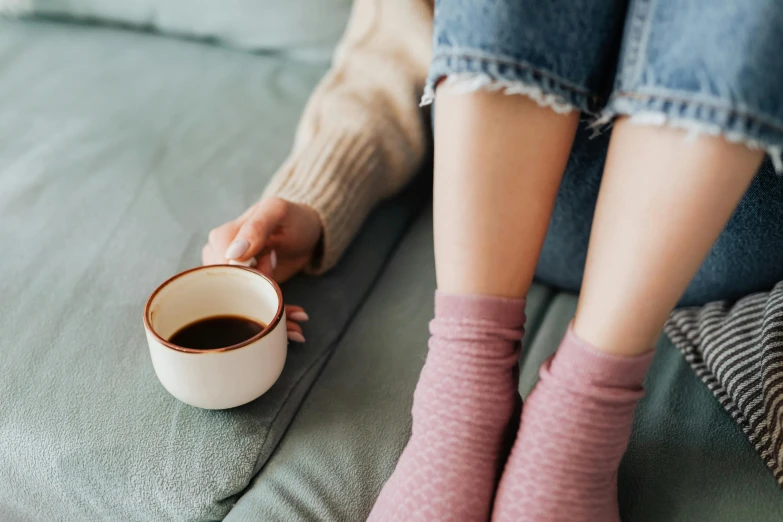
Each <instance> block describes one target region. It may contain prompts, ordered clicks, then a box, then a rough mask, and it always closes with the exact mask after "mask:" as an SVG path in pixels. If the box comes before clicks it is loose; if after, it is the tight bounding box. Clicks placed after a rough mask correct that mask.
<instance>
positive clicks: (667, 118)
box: [591, 93, 783, 174]
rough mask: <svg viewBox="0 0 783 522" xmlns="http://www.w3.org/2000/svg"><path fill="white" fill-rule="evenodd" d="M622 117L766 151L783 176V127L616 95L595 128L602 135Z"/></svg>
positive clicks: (699, 106)
mask: <svg viewBox="0 0 783 522" xmlns="http://www.w3.org/2000/svg"><path fill="white" fill-rule="evenodd" d="M619 116H628V117H629V121H630V122H631V123H634V124H638V125H655V126H664V125H667V126H671V127H675V128H678V129H683V130H685V131H688V137H689V138H694V137H696V136H699V135H709V136H721V137H723V138H724V139H725V140H726V141H729V142H732V143H742V144H744V145H746V146H747V147H748V148H751V149H760V150H764V151H765V152H766V153H767V154H769V157H770V159H771V161H772V165H773V166H774V168H775V172H777V173H778V174H783V127H779V126H778V125H777V124H776V123H774V122H767V121H764V119H763V118H762V117H759V116H756V115H751V114H746V113H743V112H741V111H739V110H736V109H733V108H727V107H721V106H718V105H711V104H709V103H705V102H701V101H698V100H697V101H694V100H689V99H686V98H681V99H675V98H670V97H667V96H665V95H646V94H637V93H620V94H614V95H613V96H612V98H611V99H610V100H609V104H608V105H607V107H606V108H605V109H604V110H603V112H602V113H601V116H600V117H599V118H598V119H596V120H595V121H594V122H593V123H592V124H591V128H592V129H593V130H594V131H595V132H596V133H600V132H601V130H602V129H603V128H606V127H608V126H610V125H611V123H612V122H613V121H614V120H615V119H616V118H617V117H619Z"/></svg>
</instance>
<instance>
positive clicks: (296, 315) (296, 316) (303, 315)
mask: <svg viewBox="0 0 783 522" xmlns="http://www.w3.org/2000/svg"><path fill="white" fill-rule="evenodd" d="M288 317H290V318H291V320H292V321H298V322H300V323H303V322H305V321H309V320H310V316H309V315H307V312H291V313H290V314H288Z"/></svg>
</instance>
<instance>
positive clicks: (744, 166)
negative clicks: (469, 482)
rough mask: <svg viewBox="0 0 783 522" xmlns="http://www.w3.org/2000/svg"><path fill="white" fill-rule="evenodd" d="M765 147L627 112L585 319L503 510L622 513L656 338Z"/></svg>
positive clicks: (503, 492)
mask: <svg viewBox="0 0 783 522" xmlns="http://www.w3.org/2000/svg"><path fill="white" fill-rule="evenodd" d="M761 157H762V154H761V152H756V151H751V150H748V149H747V148H745V147H744V146H741V145H736V144H729V143H727V142H725V141H724V140H723V139H720V138H714V137H702V138H699V139H698V140H696V141H689V140H686V138H685V134H684V133H683V132H680V131H677V130H673V129H670V128H657V127H640V126H635V125H632V124H629V123H628V122H627V121H619V122H618V123H617V125H616V127H615V130H614V134H613V137H612V142H611V145H610V148H609V156H608V159H607V164H606V167H605V170H604V178H603V181H602V184H601V193H600V196H599V199H598V207H597V210H596V215H595V220H594V224H593V230H592V235H591V238H590V248H589V252H588V260H587V267H586V271H585V278H584V283H583V287H582V294H581V296H580V299H579V307H578V310H577V315H576V319H575V322H574V325H573V328H572V329H570V330H569V332H568V334H567V335H566V337H565V339H564V340H563V343H562V344H561V346H560V349H559V351H558V353H557V355H556V356H555V357H554V359H552V360H551V361H549V362H547V363H546V364H545V365H544V367H543V368H542V370H541V380H540V381H539V383H538V384H537V385H536V388H535V389H534V391H533V393H532V394H531V396H530V397H529V398H528V401H527V403H526V405H525V410H524V412H523V416H522V426H521V428H520V431H519V434H518V436H517V441H516V443H515V445H514V449H513V450H512V454H511V456H510V458H509V461H508V463H507V466H506V470H505V472H504V475H503V479H502V481H501V484H500V487H499V489H498V496H497V499H496V501H495V511H494V515H493V520H496V521H503V522H506V521H512V520H529V521H535V522H553V521H568V522H588V521H594V520H601V521H606V522H619V520H620V518H619V513H618V510H617V484H616V476H617V468H618V466H619V463H620V459H621V457H622V454H623V453H624V451H625V448H626V446H627V444H628V438H629V436H630V431H631V422H632V420H633V412H634V409H635V407H636V403H637V402H638V400H639V398H640V397H641V395H642V383H643V380H644V375H645V373H646V370H647V367H648V365H649V362H650V360H651V355H652V353H651V351H652V347H653V346H654V344H655V341H656V339H657V338H658V336H659V335H660V332H661V329H662V328H663V324H664V322H665V321H666V318H667V317H668V315H669V313H670V312H671V310H672V308H673V307H674V305H675V304H676V302H677V300H678V298H679V297H680V295H681V294H682V292H684V290H685V288H686V286H687V284H688V282H689V281H690V280H691V278H692V277H693V276H694V275H695V273H696V271H697V269H698V267H699V265H700V264H701V262H702V261H703V259H704V258H705V257H706V256H707V253H708V252H709V249H710V247H711V245H712V243H713V242H714V241H715V239H716V238H717V236H718V234H719V233H720V231H721V229H722V228H723V226H724V225H725V223H726V222H727V221H728V219H729V217H730V215H731V213H732V211H733V210H734V207H735V206H736V205H737V203H738V202H739V200H740V198H741V197H742V194H743V193H744V191H745V190H746V188H747V186H748V184H749V183H750V181H751V179H752V177H753V175H754V173H755V172H756V169H757V167H758V165H759V163H760V160H761Z"/></svg>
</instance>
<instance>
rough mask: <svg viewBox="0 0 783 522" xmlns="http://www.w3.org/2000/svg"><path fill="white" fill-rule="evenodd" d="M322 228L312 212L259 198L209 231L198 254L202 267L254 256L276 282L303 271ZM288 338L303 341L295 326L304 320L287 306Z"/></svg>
mask: <svg viewBox="0 0 783 522" xmlns="http://www.w3.org/2000/svg"><path fill="white" fill-rule="evenodd" d="M321 234H322V225H321V220H320V218H319V217H318V214H316V212H315V211H314V210H313V209H312V208H310V207H308V206H306V205H301V204H298V203H291V202H290V201H286V200H284V199H280V198H267V199H262V200H261V201H259V202H258V203H256V204H255V205H253V206H251V207H250V208H248V209H247V210H246V211H245V213H244V214H242V215H241V216H239V217H238V218H236V219H235V220H233V221H229V222H228V223H225V224H223V225H221V226H219V227H217V228H214V229H212V231H210V233H209V241H208V242H207V244H206V245H204V248H203V249H202V251H201V260H202V263H203V264H205V265H216V264H224V263H227V262H228V261H229V260H235V261H247V260H249V259H251V258H255V259H256V261H257V263H258V265H257V268H258V270H260V271H261V272H262V273H264V274H265V275H267V276H269V277H272V278H273V279H274V280H275V281H277V282H283V281H285V280H287V279H289V278H290V277H291V276H293V275H294V274H296V273H297V272H299V271H300V270H302V269H303V268H304V267H305V266H306V265H307V264H308V263H310V261H312V259H313V255H314V253H315V249H316V247H317V246H318V243H319V241H320V240H321ZM286 312H287V318H288V338H289V339H291V340H292V341H295V342H303V341H304V336H303V335H302V329H301V327H300V326H299V325H298V324H297V322H301V321H306V320H307V314H306V313H305V312H304V310H303V309H302V308H301V307H297V306H288V307H286Z"/></svg>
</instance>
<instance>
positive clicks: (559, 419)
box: [492, 328, 652, 522]
mask: <svg viewBox="0 0 783 522" xmlns="http://www.w3.org/2000/svg"><path fill="white" fill-rule="evenodd" d="M651 360H652V352H650V353H647V354H644V355H640V356H637V357H620V356H614V355H609V354H606V353H603V352H600V351H598V350H596V349H595V348H593V347H592V346H590V345H589V344H587V343H586V342H584V341H582V340H581V339H579V338H578V337H576V335H574V332H573V331H572V330H571V328H569V330H568V332H567V333H566V336H565V338H564V339H563V342H562V344H561V345H560V349H559V350H558V352H557V354H556V355H555V356H554V357H553V358H552V359H550V360H548V361H547V362H546V363H544V365H543V367H542V368H541V380H540V381H539V382H538V384H537V385H536V387H535V388H534V389H533V392H532V393H531V394H530V397H528V399H527V401H526V402H525V408H524V410H523V411H522V424H521V426H520V429H519V433H518V434H517V440H516V442H515V443H514V448H513V449H512V451H511V455H510V457H509V459H508V462H507V463H506V469H505V471H504V472H503V477H502V479H501V481H500V486H499V487H498V492H497V497H496V499H495V507H494V512H493V516H492V520H493V521H496V522H511V521H513V522H519V521H525V522H555V521H558V522H559V521H563V522H566V521H567V522H619V521H620V515H619V512H618V507H617V468H618V466H619V464H620V459H621V458H622V456H623V453H624V452H625V449H626V447H627V445H628V438H629V437H630V434H631V422H632V421H633V413H634V409H635V408H636V403H637V402H638V401H639V399H640V398H641V396H642V395H643V391H644V390H643V389H642V384H643V382H644V375H645V373H646V372H647V368H648V367H649V365H650V361H651Z"/></svg>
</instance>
